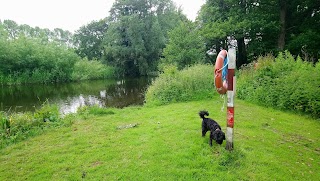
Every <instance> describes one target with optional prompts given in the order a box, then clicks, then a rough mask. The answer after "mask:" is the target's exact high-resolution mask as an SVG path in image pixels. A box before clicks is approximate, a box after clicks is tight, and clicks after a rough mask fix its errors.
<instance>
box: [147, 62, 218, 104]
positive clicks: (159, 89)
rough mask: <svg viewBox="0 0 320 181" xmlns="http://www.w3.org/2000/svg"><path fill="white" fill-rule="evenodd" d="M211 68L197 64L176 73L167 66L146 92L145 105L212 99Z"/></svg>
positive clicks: (175, 68) (172, 67) (172, 68)
mask: <svg viewBox="0 0 320 181" xmlns="http://www.w3.org/2000/svg"><path fill="white" fill-rule="evenodd" d="M214 95H215V90H214V87H213V67H212V66H211V65H202V64H198V65H195V66H192V67H189V68H186V69H184V70H181V71H178V69H177V67H175V66H172V65H171V66H167V67H166V68H164V72H163V73H162V74H160V76H159V77H158V78H157V79H155V80H154V81H153V83H152V85H151V86H149V88H148V90H147V92H146V96H145V99H146V105H164V104H169V103H172V102H185V101H192V100H202V99H210V98H212V97H214Z"/></svg>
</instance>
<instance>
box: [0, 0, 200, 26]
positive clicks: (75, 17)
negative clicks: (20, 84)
mask: <svg viewBox="0 0 320 181" xmlns="http://www.w3.org/2000/svg"><path fill="white" fill-rule="evenodd" d="M114 1H115V0H0V20H1V21H3V20H5V19H10V20H13V21H15V22H16V23H18V24H27V25H30V26H31V27H35V26H38V27H40V28H49V29H51V30H53V29H54V28H61V29H63V30H69V31H71V32H74V31H75V30H77V29H79V28H80V26H82V25H85V24H88V23H90V22H91V21H92V20H99V19H102V18H105V17H107V16H108V13H109V10H110V8H111V6H112V4H113V2H114ZM173 1H174V2H175V3H176V5H177V6H178V7H179V6H180V5H181V7H182V9H183V12H184V14H186V15H187V17H188V18H189V19H191V20H194V19H195V17H196V16H197V12H198V11H199V9H200V7H201V5H202V4H204V3H205V0H173Z"/></svg>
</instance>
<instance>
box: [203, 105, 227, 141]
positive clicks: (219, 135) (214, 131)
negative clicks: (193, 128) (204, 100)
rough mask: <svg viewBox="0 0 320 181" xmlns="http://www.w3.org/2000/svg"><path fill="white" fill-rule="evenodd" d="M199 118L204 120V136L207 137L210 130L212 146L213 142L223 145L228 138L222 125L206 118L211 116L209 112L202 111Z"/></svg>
mask: <svg viewBox="0 0 320 181" xmlns="http://www.w3.org/2000/svg"><path fill="white" fill-rule="evenodd" d="M199 116H200V117H201V118H202V136H205V135H206V133H207V131H209V130H210V142H209V144H210V146H212V140H215V141H216V143H218V144H220V145H221V144H222V142H223V140H225V139H226V137H225V134H224V132H223V131H222V130H221V127H220V125H219V124H218V123H217V122H216V121H214V120H212V119H210V118H205V117H204V116H209V113H208V111H200V112H199Z"/></svg>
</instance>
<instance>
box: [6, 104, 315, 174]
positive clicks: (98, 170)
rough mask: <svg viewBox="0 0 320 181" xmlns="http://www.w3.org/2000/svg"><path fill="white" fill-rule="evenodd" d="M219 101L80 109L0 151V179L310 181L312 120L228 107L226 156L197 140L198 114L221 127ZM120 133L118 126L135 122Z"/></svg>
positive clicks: (249, 106) (222, 148)
mask: <svg viewBox="0 0 320 181" xmlns="http://www.w3.org/2000/svg"><path fill="white" fill-rule="evenodd" d="M222 103H223V100H221V99H220V98H216V99H215V100H214V99H212V100H206V101H196V102H187V103H176V104H170V105H165V106H158V107H129V108H124V109H108V110H105V111H99V110H97V109H98V108H96V107H95V108H93V109H94V110H93V111H92V110H90V109H89V110H82V113H81V116H78V117H76V118H77V119H76V120H75V121H74V124H73V125H72V126H71V127H62V128H58V129H53V130H49V131H47V132H45V133H44V134H43V135H40V136H36V137H33V138H30V139H28V140H26V141H23V142H20V143H17V144H14V145H10V146H8V147H6V148H4V149H1V150H0V164H1V167H0V173H1V174H0V180H81V179H83V177H84V179H85V180H318V179H319V178H320V155H319V154H320V144H319V143H320V125H319V124H320V122H319V120H316V119H312V118H308V117H305V116H300V115H296V114H292V113H284V112H281V111H277V110H274V109H269V108H264V107H258V106H255V105H253V104H248V103H245V102H243V101H240V100H237V101H236V108H235V135H234V151H232V152H228V151H226V150H225V142H224V143H223V144H222V146H219V145H214V146H213V147H210V146H209V144H208V141H209V137H208V133H207V135H206V137H205V138H203V137H201V120H200V118H199V116H198V114H197V113H198V111H199V110H203V109H206V110H208V111H209V113H210V117H211V118H214V119H215V120H216V121H218V122H219V123H220V124H221V125H222V127H223V129H224V130H225V129H226V127H225V125H226V123H225V122H226V113H225V112H226V111H223V112H221V110H220V109H221V106H222ZM136 123H138V126H136V127H133V128H128V129H117V127H119V126H125V125H129V124H136Z"/></svg>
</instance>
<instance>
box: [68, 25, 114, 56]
mask: <svg viewBox="0 0 320 181" xmlns="http://www.w3.org/2000/svg"><path fill="white" fill-rule="evenodd" d="M107 29H108V23H107V21H106V19H102V20H99V21H92V22H91V23H89V24H87V25H84V26H82V27H80V29H79V30H77V31H76V32H75V34H74V44H75V51H76V53H77V54H78V55H80V56H81V57H87V58H88V59H89V60H92V59H98V60H100V59H101V57H102V53H103V45H102V42H103V38H104V34H105V33H106V31H107Z"/></svg>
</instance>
